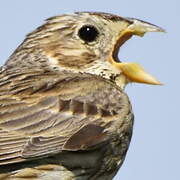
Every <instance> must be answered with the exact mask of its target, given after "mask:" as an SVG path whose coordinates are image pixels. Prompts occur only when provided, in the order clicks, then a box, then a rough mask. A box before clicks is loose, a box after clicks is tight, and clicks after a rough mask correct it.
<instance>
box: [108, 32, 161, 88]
mask: <svg viewBox="0 0 180 180" xmlns="http://www.w3.org/2000/svg"><path fill="white" fill-rule="evenodd" d="M133 35H138V34H136V33H133V32H132V31H125V32H123V33H122V34H121V36H120V37H119V39H118V40H117V42H116V45H115V47H114V49H113V52H112V59H111V63H112V64H113V65H114V66H115V67H116V68H117V69H119V70H120V71H121V72H122V73H123V74H124V75H125V77H126V78H127V81H128V82H137V83H145V84H152V85H161V83H160V82H159V81H158V80H157V79H156V78H154V77H153V76H152V75H150V74H149V73H147V72H146V71H145V70H144V69H143V67H142V66H141V65H139V64H138V63H133V62H121V61H120V59H119V57H118V53H119V50H120V48H121V46H122V45H123V44H124V43H125V42H126V41H127V40H129V39H130V38H131V37H132V36H133ZM140 36H141V34H140Z"/></svg>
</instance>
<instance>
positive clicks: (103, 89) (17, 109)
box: [0, 75, 129, 165]
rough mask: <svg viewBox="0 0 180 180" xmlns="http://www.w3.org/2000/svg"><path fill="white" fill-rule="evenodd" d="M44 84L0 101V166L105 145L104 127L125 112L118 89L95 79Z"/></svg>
mask: <svg viewBox="0 0 180 180" xmlns="http://www.w3.org/2000/svg"><path fill="white" fill-rule="evenodd" d="M48 83H50V81H46V83H45V84H44V85H42V86H41V87H39V88H37V87H35V85H33V86H34V87H33V86H32V87H28V88H26V87H25V86H24V88H19V89H18V88H14V89H11V93H10V94H9V95H7V94H6V95H2V96H1V97H0V165H5V164H9V163H15V162H20V161H24V160H29V159H31V158H35V157H38V158H39V157H43V156H48V155H53V154H56V153H58V152H61V151H62V150H71V151H77V150H84V149H88V148H93V147H95V146H97V145H99V144H101V143H103V142H106V141H108V140H109V138H108V135H107V132H105V127H106V126H107V127H108V125H109V124H110V123H112V120H116V119H118V120H119V121H120V120H121V119H122V117H124V115H123V114H126V113H127V112H126V111H128V108H129V103H128V100H127V97H126V96H125V95H124V93H122V92H121V91H120V89H118V88H117V87H116V86H115V85H112V84H111V83H109V82H106V81H103V80H102V79H99V78H97V77H93V76H88V75H81V76H77V77H68V78H67V77H66V78H65V79H62V78H61V79H60V80H58V78H57V79H56V80H54V83H52V82H51V85H49V84H48ZM20 84H21V83H20ZM34 84H35V83H34ZM0 92H3V90H2V88H1V89H0ZM9 92H10V91H9ZM122 121H123V120H122Z"/></svg>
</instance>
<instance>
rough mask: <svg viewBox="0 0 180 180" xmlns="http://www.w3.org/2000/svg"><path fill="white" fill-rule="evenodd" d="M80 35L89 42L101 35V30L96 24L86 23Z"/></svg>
mask: <svg viewBox="0 0 180 180" xmlns="http://www.w3.org/2000/svg"><path fill="white" fill-rule="evenodd" d="M78 35H79V37H80V38H81V39H82V40H83V41H85V42H87V43H88V42H93V41H95V40H96V39H97V37H98V35H99V32H98V30H97V29H96V28H95V27H94V26H91V25H86V26H83V27H81V29H80V30H79V32H78Z"/></svg>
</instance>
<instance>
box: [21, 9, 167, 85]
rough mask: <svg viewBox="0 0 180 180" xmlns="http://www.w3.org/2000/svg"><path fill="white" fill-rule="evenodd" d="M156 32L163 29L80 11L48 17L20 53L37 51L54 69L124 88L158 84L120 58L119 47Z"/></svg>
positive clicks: (117, 17)
mask: <svg viewBox="0 0 180 180" xmlns="http://www.w3.org/2000/svg"><path fill="white" fill-rule="evenodd" d="M155 31H158V32H162V31H164V30H163V29H161V28H160V27H158V26H155V25H153V24H150V23H147V22H144V21H141V20H138V19H133V18H123V17H119V16H116V15H112V14H107V13H95V12H78V13H74V14H71V15H62V16H56V17H52V18H49V19H48V20H47V22H46V23H45V24H44V25H42V26H41V27H39V28H38V29H37V30H35V31H34V32H32V33H30V34H29V35H28V36H27V38H26V40H25V41H24V43H23V44H22V45H21V46H20V48H19V50H21V49H28V48H29V49H33V51H36V49H38V50H40V52H41V53H42V54H43V56H45V57H47V59H48V66H49V67H52V70H56V71H62V70H63V71H64V70H65V71H72V72H77V73H79V72H81V73H90V74H96V75H99V76H102V77H104V78H107V79H110V80H112V81H115V82H116V83H117V85H119V86H120V87H122V88H124V86H125V85H126V84H127V83H128V82H138V83H147V84H155V85H158V84H160V82H159V81H158V80H156V79H155V78H154V77H152V76H151V75H150V74H148V73H146V72H145V71H144V70H143V68H142V67H141V66H140V65H138V64H136V63H130V62H121V61H120V60H119V58H118V51H119V49H120V47H121V46H122V45H123V44H124V43H125V42H126V41H127V40H128V39H130V38H131V37H132V36H133V35H138V36H143V35H144V34H145V33H146V32H155ZM36 61H37V59H36Z"/></svg>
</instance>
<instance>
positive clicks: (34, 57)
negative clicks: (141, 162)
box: [0, 12, 163, 180]
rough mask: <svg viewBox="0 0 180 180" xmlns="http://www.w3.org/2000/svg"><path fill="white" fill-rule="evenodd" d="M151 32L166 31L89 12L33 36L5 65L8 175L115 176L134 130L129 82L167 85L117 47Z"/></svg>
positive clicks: (4, 160) (33, 178) (1, 161)
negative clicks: (119, 55)
mask: <svg viewBox="0 0 180 180" xmlns="http://www.w3.org/2000/svg"><path fill="white" fill-rule="evenodd" d="M81 30H82V31H81ZM148 31H163V30H162V29H161V28H159V27H157V26H154V25H152V24H149V23H147V22H143V21H140V20H136V19H130V18H123V17H119V16H115V15H112V14H107V13H92V12H81V13H75V14H71V15H62V16H56V17H53V18H49V19H48V20H47V22H46V23H45V24H44V25H42V26H41V27H39V28H37V29H36V30H35V31H33V32H32V33H30V34H29V35H27V37H26V39H25V40H24V42H23V43H22V44H21V45H20V46H19V47H18V48H17V50H16V51H15V52H14V53H13V54H12V56H11V57H10V58H9V60H8V61H7V62H6V63H5V65H4V66H2V68H1V71H0V179H4V180H8V179H10V180H22V179H29V180H47V179H48V180H49V179H53V180H54V179H55V180H56V179H58V180H60V179H61V180H66V179H68V180H89V179H90V180H111V179H112V178H113V177H114V176H115V174H116V173H117V171H118V169H119V168H120V166H121V165H122V163H123V161H124V158H125V155H126V152H127V149H128V147H129V143H130V139H131V135H132V128H133V113H132V109H131V105H130V102H129V100H128V97H127V95H126V94H125V93H124V91H123V89H124V87H125V85H126V84H127V83H128V82H141V83H148V84H160V83H159V82H158V81H157V80H156V79H155V78H153V77H152V76H150V75H149V74H147V73H146V72H145V71H144V70H143V69H142V68H141V67H140V66H139V65H137V64H134V63H122V62H120V61H119V62H118V59H117V50H118V49H119V47H120V46H121V45H122V44H123V43H124V42H125V41H126V40H128V39H129V38H130V37H131V36H132V35H140V36H142V35H143V34H144V33H145V32H148ZM86 36H89V37H86Z"/></svg>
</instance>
